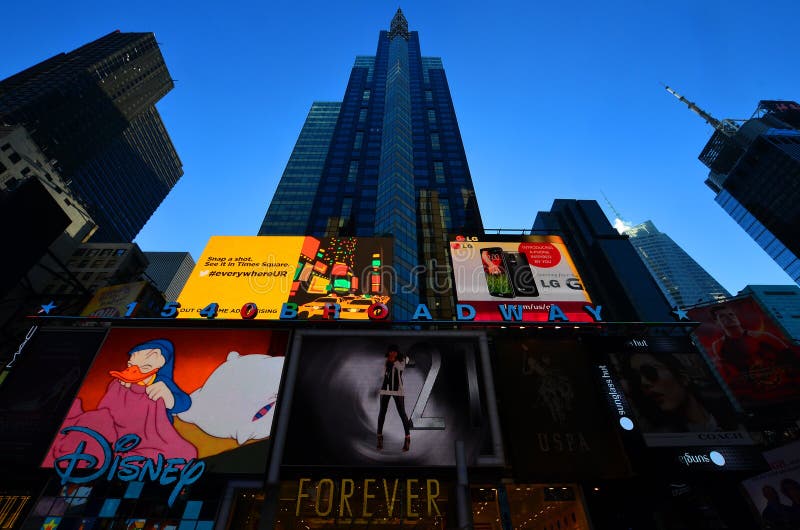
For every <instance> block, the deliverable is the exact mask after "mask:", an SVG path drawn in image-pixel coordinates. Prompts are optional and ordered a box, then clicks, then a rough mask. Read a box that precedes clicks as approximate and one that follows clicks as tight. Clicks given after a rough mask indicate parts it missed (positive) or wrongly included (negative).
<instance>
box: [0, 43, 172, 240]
mask: <svg viewBox="0 0 800 530" xmlns="http://www.w3.org/2000/svg"><path fill="white" fill-rule="evenodd" d="M173 86H174V84H173V82H172V78H171V77H170V74H169V71H168V70H167V66H166V64H165V63H164V58H163V57H162V55H161V51H160V50H159V47H158V43H157V42H156V40H155V36H154V35H153V34H152V33H121V32H119V31H115V32H113V33H110V34H108V35H106V36H104V37H101V38H100V39H97V40H95V41H93V42H90V43H88V44H86V45H84V46H81V47H80V48H77V49H75V50H73V51H71V52H69V53H60V54H58V55H56V56H54V57H51V58H50V59H47V60H45V61H43V62H41V63H39V64H37V65H35V66H32V67H30V68H28V69H27V70H24V71H22V72H19V73H18V74H15V75H13V76H11V77H9V78H7V79H5V80H3V81H0V123H4V124H6V125H24V126H25V127H26V128H27V129H28V131H29V132H30V135H31V137H32V139H33V140H34V141H35V143H36V144H37V145H38V146H39V147H40V149H41V150H42V151H43V152H44V153H45V155H46V156H47V157H49V158H50V159H51V160H54V161H56V165H57V167H58V169H59V171H60V173H61V175H62V176H63V177H64V179H65V181H66V182H67V184H68V186H69V188H70V190H71V191H72V192H73V193H74V195H75V196H76V197H78V198H79V199H80V200H81V201H82V202H83V203H85V204H86V207H87V209H88V211H89V213H90V214H91V216H92V218H93V219H94V220H95V222H96V223H97V224H98V226H99V229H98V231H97V233H96V234H95V235H94V239H93V240H94V241H113V242H123V241H128V242H129V241H132V240H133V239H134V237H135V236H136V234H137V233H138V232H139V230H141V228H142V227H143V226H144V225H145V223H146V222H147V220H148V219H149V218H150V216H151V215H152V214H153V212H154V211H155V210H156V208H158V205H159V204H160V203H161V201H162V200H163V199H164V197H165V196H166V195H167V193H168V192H169V190H170V189H172V187H173V186H174V185H175V183H176V182H177V181H178V179H179V178H180V177H181V175H182V174H183V169H182V165H181V161H180V159H179V158H178V155H177V153H176V152H175V148H174V146H173V145H172V142H171V140H170V138H169V135H168V134H167V132H166V129H165V128H164V124H163V122H162V121H161V117H160V115H159V113H158V111H157V110H156V108H155V103H156V102H157V101H158V100H160V99H161V98H162V97H163V96H164V95H165V94H166V93H167V92H169V91H170V90H172V88H173Z"/></svg>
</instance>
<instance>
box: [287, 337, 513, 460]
mask: <svg viewBox="0 0 800 530" xmlns="http://www.w3.org/2000/svg"><path fill="white" fill-rule="evenodd" d="M292 355H299V360H298V361H297V362H298V363H299V367H298V371H297V378H296V381H295V385H294V392H293V397H292V406H291V416H290V419H289V430H288V433H287V442H286V450H285V453H284V458H283V464H284V466H311V465H314V466H347V467H365V466H376V465H377V466H403V467H411V466H454V465H455V443H456V441H461V442H463V443H464V448H465V454H466V459H467V463H468V464H469V465H501V464H502V462H503V454H502V444H501V441H500V431H499V424H498V421H497V411H496V406H495V402H494V393H493V391H492V390H491V388H492V384H493V383H492V380H491V368H490V366H489V357H488V352H487V349H486V339H485V337H484V336H483V335H482V334H479V333H470V332H448V331H440V332H436V333H429V332H422V331H420V332H411V333H408V332H407V333H402V332H394V333H388V332H369V331H365V332H361V333H359V334H358V335H353V334H352V333H347V332H341V333H336V332H321V331H320V332H313V331H309V332H304V333H302V334H301V335H299V337H298V338H297V339H296V342H295V343H294V345H293V349H292Z"/></svg>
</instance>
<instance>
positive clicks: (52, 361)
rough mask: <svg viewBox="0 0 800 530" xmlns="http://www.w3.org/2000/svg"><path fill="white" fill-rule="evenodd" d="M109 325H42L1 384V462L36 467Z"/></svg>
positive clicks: (5, 465) (20, 351) (12, 363)
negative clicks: (100, 328)
mask: <svg viewBox="0 0 800 530" xmlns="http://www.w3.org/2000/svg"><path fill="white" fill-rule="evenodd" d="M105 336H106V330H105V329H103V330H94V329H92V330H90V329H84V330H76V329H64V328H58V329H56V328H53V329H47V328H39V329H38V330H37V331H35V333H33V334H32V336H31V337H30V340H28V341H27V343H25V344H23V345H22V346H21V347H20V349H19V350H18V352H16V354H15V355H14V357H13V359H12V360H11V362H10V363H9V364H10V365H11V368H10V369H9V370H8V375H7V377H6V378H5V380H4V381H3V382H2V384H0V426H2V428H0V463H2V465H3V468H4V469H7V468H8V467H9V466H20V467H27V468H32V467H35V466H36V465H37V464H38V463H39V462H40V461H41V458H42V455H43V454H44V453H45V451H46V450H47V446H48V444H49V442H50V439H51V438H52V436H53V435H54V434H55V432H56V429H57V428H58V426H59V424H60V423H61V420H62V419H63V418H64V415H65V414H66V413H67V410H68V409H69V407H70V403H71V402H72V399H73V398H74V397H75V393H76V392H77V391H78V388H79V387H80V384H81V379H82V378H83V374H85V373H86V370H88V369H89V366H91V364H92V359H94V356H95V353H97V349H98V348H99V347H100V344H101V343H102V342H103V339H104V338H105Z"/></svg>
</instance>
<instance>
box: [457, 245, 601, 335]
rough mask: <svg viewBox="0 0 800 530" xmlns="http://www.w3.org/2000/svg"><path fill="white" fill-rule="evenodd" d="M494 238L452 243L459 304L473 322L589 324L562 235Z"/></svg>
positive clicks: (580, 284)
mask: <svg viewBox="0 0 800 530" xmlns="http://www.w3.org/2000/svg"><path fill="white" fill-rule="evenodd" d="M492 238H493V240H492V241H478V240H477V238H474V237H473V238H460V239H463V241H462V240H456V241H451V242H450V257H451V259H452V265H453V276H454V278H455V287H456V296H457V297H458V303H459V304H464V305H466V306H469V307H471V308H472V310H474V312H475V314H474V319H475V320H476V321H500V320H520V321H534V322H537V321H538V322H546V321H548V320H551V319H552V317H553V316H554V315H555V316H558V317H559V318H561V319H562V320H569V321H572V322H592V321H593V318H592V317H591V315H590V314H589V313H588V312H587V311H586V309H585V307H586V306H587V305H589V304H591V299H590V298H589V294H588V293H587V292H586V290H585V289H584V287H583V282H582V281H581V278H580V275H579V274H578V270H577V269H576V267H575V264H574V263H573V262H572V258H571V257H570V255H569V252H568V251H567V247H566V245H565V244H564V241H563V240H562V239H561V238H560V237H558V236H517V237H514V238H513V239H507V238H503V237H502V236H492Z"/></svg>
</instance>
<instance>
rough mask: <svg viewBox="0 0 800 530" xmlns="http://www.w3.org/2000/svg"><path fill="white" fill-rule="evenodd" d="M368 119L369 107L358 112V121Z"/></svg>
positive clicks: (362, 121)
mask: <svg viewBox="0 0 800 530" xmlns="http://www.w3.org/2000/svg"><path fill="white" fill-rule="evenodd" d="M365 121H367V109H361V111H360V112H359V113H358V123H364V122H365Z"/></svg>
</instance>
